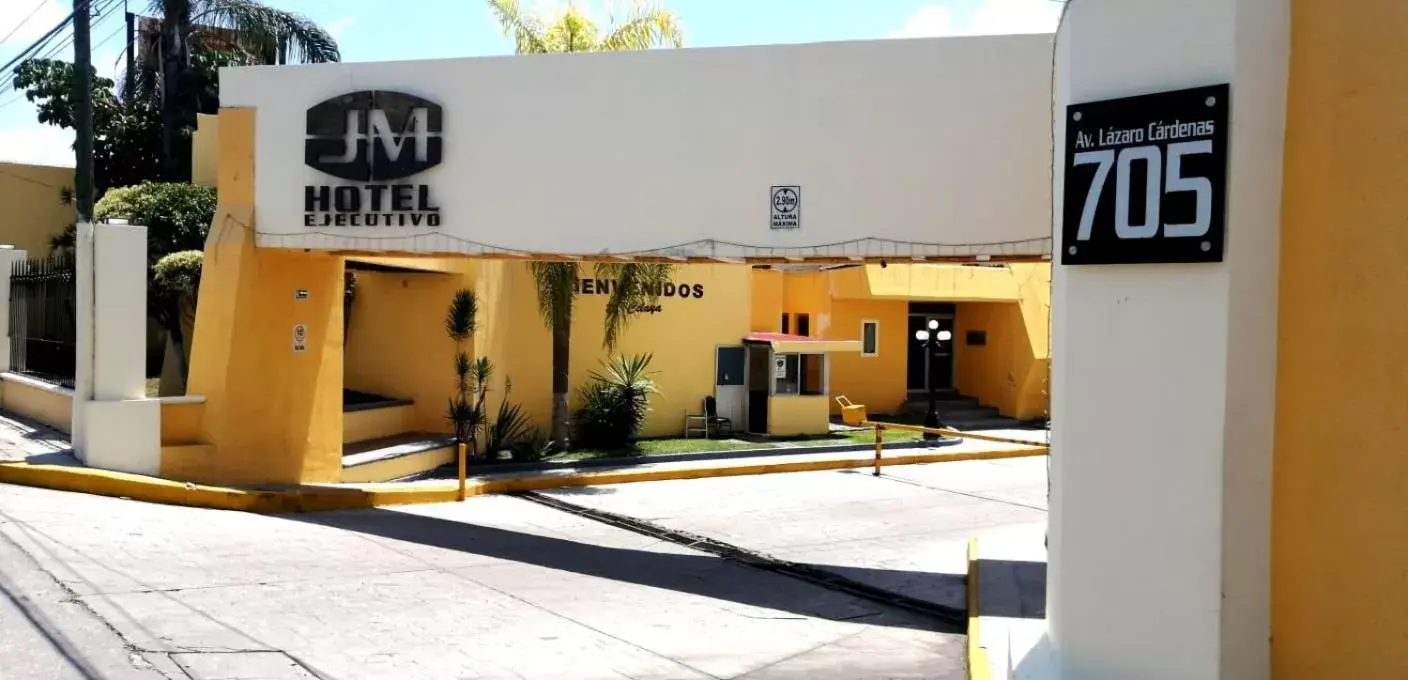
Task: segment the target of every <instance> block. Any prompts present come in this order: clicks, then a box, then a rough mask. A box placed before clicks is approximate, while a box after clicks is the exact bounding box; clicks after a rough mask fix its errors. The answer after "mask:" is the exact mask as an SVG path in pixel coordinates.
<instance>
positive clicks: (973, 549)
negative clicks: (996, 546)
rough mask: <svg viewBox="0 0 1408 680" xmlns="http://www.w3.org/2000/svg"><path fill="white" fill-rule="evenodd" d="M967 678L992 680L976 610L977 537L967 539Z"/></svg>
mask: <svg viewBox="0 0 1408 680" xmlns="http://www.w3.org/2000/svg"><path fill="white" fill-rule="evenodd" d="M965 585H966V586H967V587H968V680H992V666H991V665H989V664H988V650H987V647H985V646H984V645H983V636H982V626H981V625H980V624H979V619H981V618H982V616H981V615H980V613H979V611H978V539H976V538H970V539H968V578H967V580H966V582H965Z"/></svg>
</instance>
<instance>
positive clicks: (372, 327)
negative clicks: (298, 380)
mask: <svg viewBox="0 0 1408 680" xmlns="http://www.w3.org/2000/svg"><path fill="white" fill-rule="evenodd" d="M458 262H460V263H462V266H463V269H466V270H468V269H470V268H471V267H470V265H471V263H470V261H469V260H464V259H460V260H458ZM474 283H475V281H474V278H473V277H472V276H471V275H470V274H468V273H463V274H448V273H447V274H439V273H400V272H379V271H359V272H357V297H356V299H355V300H354V302H353V303H352V319H351V323H350V324H349V328H348V331H347V347H346V363H345V365H344V376H343V378H344V380H345V381H346V386H347V387H348V388H349V389H354V390H359V391H363V392H370V393H372V394H379V395H382V396H386V397H396V398H399V399H410V400H412V401H413V402H414V415H413V417H412V419H411V422H410V427H411V429H412V430H415V431H419V432H450V431H452V428H451V427H450V425H449V423H448V422H447V421H446V420H445V410H446V404H447V403H448V402H449V400H450V398H451V397H453V396H454V394H455V372H454V366H455V363H454V361H455V344H454V342H452V341H451V340H450V338H449V336H447V335H446V334H445V313H446V311H447V310H448V309H449V306H450V302H451V300H453V299H454V295H455V291H457V290H459V289H461V288H471V287H473V285H474ZM480 321H481V323H482V322H483V321H484V320H483V319H481V320H480ZM465 350H466V352H469V353H470V355H471V357H472V356H473V345H468V346H466V348H465Z"/></svg>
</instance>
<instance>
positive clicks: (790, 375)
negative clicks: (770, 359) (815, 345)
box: [774, 354, 826, 397]
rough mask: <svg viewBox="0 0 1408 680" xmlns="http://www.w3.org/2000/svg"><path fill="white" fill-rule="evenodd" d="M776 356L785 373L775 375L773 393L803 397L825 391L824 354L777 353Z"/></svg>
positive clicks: (820, 393)
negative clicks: (781, 363)
mask: <svg viewBox="0 0 1408 680" xmlns="http://www.w3.org/2000/svg"><path fill="white" fill-rule="evenodd" d="M777 358H778V359H781V360H782V362H783V366H784V367H785V373H784V374H782V375H778V376H777V378H776V380H775V382H776V385H775V389H774V393H776V394H780V395H792V396H796V395H801V396H804V397H810V396H820V395H822V394H825V393H826V355H825V354H779V355H777Z"/></svg>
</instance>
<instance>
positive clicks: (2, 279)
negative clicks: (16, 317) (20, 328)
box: [0, 246, 28, 373]
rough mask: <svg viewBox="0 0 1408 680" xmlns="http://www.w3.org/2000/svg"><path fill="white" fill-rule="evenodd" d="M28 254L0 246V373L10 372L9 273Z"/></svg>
mask: <svg viewBox="0 0 1408 680" xmlns="http://www.w3.org/2000/svg"><path fill="white" fill-rule="evenodd" d="M26 257H28V254H27V253H25V251H23V250H16V249H15V248H13V247H11V246H0V291H4V294H3V295H0V322H3V323H4V326H3V327H0V373H4V372H5V371H8V370H10V324H9V319H10V273H11V270H12V269H13V268H14V266H15V263H16V262H23V261H24V259H25V258H26Z"/></svg>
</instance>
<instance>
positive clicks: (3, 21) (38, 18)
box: [0, 0, 73, 63]
mask: <svg viewBox="0 0 1408 680" xmlns="http://www.w3.org/2000/svg"><path fill="white" fill-rule="evenodd" d="M35 7H36V2H35V0H3V1H0V37H4V36H5V34H6V33H9V32H10V31H11V30H12V29H15V27H16V26H19V28H18V30H15V34H14V35H12V36H10V39H9V40H6V41H5V47H4V48H3V49H4V51H5V52H8V53H9V54H10V55H11V56H13V55H14V54H16V53H18V52H19V51H20V50H21V49H24V48H25V47H28V46H29V44H30V43H32V42H34V41H35V39H37V38H39V36H42V35H44V34H45V33H48V32H49V29H51V28H53V27H54V26H55V25H56V24H58V23H59V22H60V21H63V20H64V17H67V16H68V13H69V11H70V10H72V9H73V8H72V7H71V6H70V5H68V4H65V3H63V2H60V0H48V1H47V2H45V3H44V4H43V5H41V6H38V7H39V9H38V11H35ZM30 12H34V16H32V17H30V18H29V20H28V21H25V17H27V16H29V13H30ZM21 21H24V22H25V23H24V25H23V26H20V25H19V23H20V22H21ZM5 61H9V59H8V58H7V59H6V60H5ZM0 63H4V62H0Z"/></svg>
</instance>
